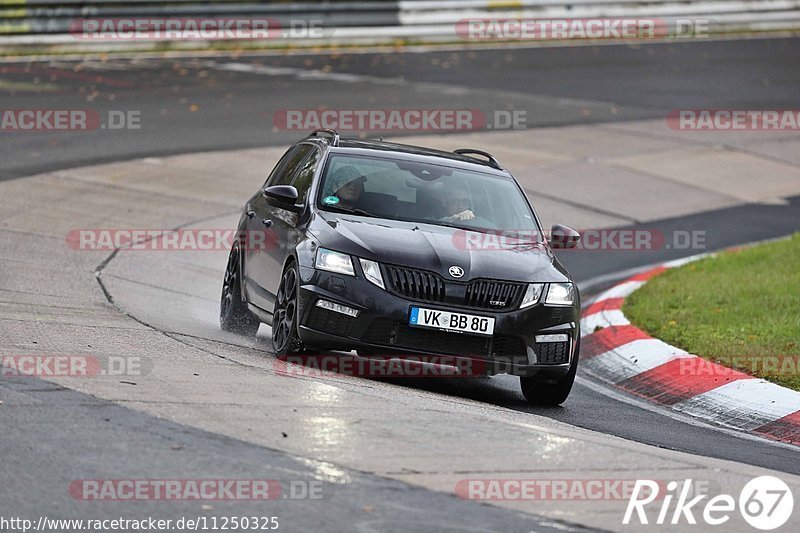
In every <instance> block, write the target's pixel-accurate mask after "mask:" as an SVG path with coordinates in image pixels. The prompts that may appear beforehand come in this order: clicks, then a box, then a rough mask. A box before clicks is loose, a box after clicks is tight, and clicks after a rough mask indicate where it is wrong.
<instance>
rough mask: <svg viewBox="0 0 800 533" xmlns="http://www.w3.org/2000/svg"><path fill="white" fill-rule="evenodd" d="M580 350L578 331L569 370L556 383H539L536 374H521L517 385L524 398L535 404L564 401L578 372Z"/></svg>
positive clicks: (556, 403)
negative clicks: (524, 375)
mask: <svg viewBox="0 0 800 533" xmlns="http://www.w3.org/2000/svg"><path fill="white" fill-rule="evenodd" d="M580 351H581V339H580V333H578V341H577V344H576V346H575V357H574V358H573V359H572V365H570V367H569V372H568V373H567V375H566V376H564V377H563V378H561V379H560V380H558V381H557V382H556V383H540V382H537V381H536V376H528V377H523V376H521V377H520V378H519V385H520V388H521V389H522V395H523V396H525V399H526V400H528V401H529V402H530V403H532V404H536V405H550V406H555V405H561V404H562V403H564V402H565V401H566V400H567V397H569V393H570V392H571V391H572V384H573V383H574V382H575V374H576V373H577V372H578V359H579V356H580Z"/></svg>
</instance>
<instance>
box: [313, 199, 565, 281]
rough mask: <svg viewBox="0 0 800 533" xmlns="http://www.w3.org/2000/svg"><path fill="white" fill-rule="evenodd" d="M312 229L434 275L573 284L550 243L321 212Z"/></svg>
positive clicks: (333, 245)
mask: <svg viewBox="0 0 800 533" xmlns="http://www.w3.org/2000/svg"><path fill="white" fill-rule="evenodd" d="M309 231H310V232H311V234H312V235H313V236H314V237H315V238H316V240H317V241H318V242H319V244H320V246H322V247H324V248H330V249H332V250H336V251H339V252H344V253H348V254H351V255H355V256H358V257H363V258H365V259H372V260H374V261H378V262H380V263H390V264H395V265H401V266H408V267H415V268H420V269H424V270H429V271H433V272H436V273H438V274H440V275H441V276H442V277H443V278H444V279H449V280H458V281H468V280H471V279H476V278H489V279H500V280H512V281H523V282H557V281H569V276H568V274H567V273H566V270H565V269H564V268H563V267H562V266H561V264H560V263H559V262H558V261H557V260H556V259H555V257H554V255H553V252H552V251H551V249H550V247H549V246H547V245H546V244H544V243H534V244H530V243H523V244H519V245H516V244H509V243H507V242H506V243H505V244H503V245H499V246H498V245H497V244H496V243H497V240H496V237H495V236H493V235H488V234H484V233H478V232H471V231H469V232H468V231H466V230H463V229H458V228H451V227H447V226H438V225H434V224H423V223H419V222H404V221H398V220H386V219H378V218H371V217H363V216H356V215H348V214H340V213H332V212H323V211H319V212H317V213H316V214H315V216H314V217H313V219H312V221H311V222H310V224H309ZM467 241H469V242H470V243H476V242H477V243H478V244H477V245H475V244H467ZM451 266H457V267H460V268H462V269H463V270H464V275H463V276H462V277H460V278H455V277H454V276H452V275H450V273H449V269H450V267H451Z"/></svg>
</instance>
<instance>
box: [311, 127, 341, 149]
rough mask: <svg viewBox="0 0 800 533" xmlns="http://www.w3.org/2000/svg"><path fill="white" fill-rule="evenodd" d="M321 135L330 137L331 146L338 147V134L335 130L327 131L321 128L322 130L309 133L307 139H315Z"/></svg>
mask: <svg viewBox="0 0 800 533" xmlns="http://www.w3.org/2000/svg"><path fill="white" fill-rule="evenodd" d="M322 133H324V134H327V135H330V136H331V145H333V146H339V132H338V131H336V130H332V129H328V128H322V129H318V130H314V131H312V132H311V134H310V135H309V137H316V136H317V135H319V134H322Z"/></svg>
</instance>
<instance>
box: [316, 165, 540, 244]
mask: <svg viewBox="0 0 800 533" xmlns="http://www.w3.org/2000/svg"><path fill="white" fill-rule="evenodd" d="M322 180H323V181H322V185H321V189H320V194H319V204H318V205H319V207H320V208H321V209H323V210H327V211H337V212H352V213H356V214H359V215H364V216H374V217H379V218H385V219H390V220H403V221H411V222H422V223H426V224H437V225H443V226H454V227H458V228H463V229H468V230H477V231H487V230H488V231H493V232H494V231H498V232H499V231H502V232H524V233H525V234H526V235H528V239H532V240H538V238H537V237H533V236H538V235H539V234H540V233H539V227H538V224H537V222H536V219H535V218H534V215H533V213H532V212H531V209H530V208H529V206H528V203H527V202H526V200H525V198H524V196H523V195H522V192H521V191H520V190H519V188H518V187H517V185H516V184H515V183H514V181H513V180H512V179H510V178H508V177H505V176H496V175H492V174H487V173H483V172H474V171H469V170H463V169H458V168H452V167H447V166H443V165H434V164H429V163H418V162H411V161H403V160H395V159H386V158H376V157H368V156H360V155H359V156H355V155H343V154H333V155H332V156H331V157H330V159H329V160H328V164H327V167H326V169H325V173H324V176H323V178H322Z"/></svg>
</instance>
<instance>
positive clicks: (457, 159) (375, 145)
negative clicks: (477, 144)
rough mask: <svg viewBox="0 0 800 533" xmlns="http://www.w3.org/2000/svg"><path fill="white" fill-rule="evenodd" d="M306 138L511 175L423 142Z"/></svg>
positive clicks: (342, 149)
mask: <svg viewBox="0 0 800 533" xmlns="http://www.w3.org/2000/svg"><path fill="white" fill-rule="evenodd" d="M308 140H318V141H322V142H323V144H328V146H329V147H330V148H329V149H330V151H331V152H334V153H350V154H358V155H373V156H374V155H378V154H376V152H378V153H380V154H384V155H389V154H391V156H392V158H393V159H406V160H411V161H419V162H426V163H433V164H440V165H442V164H443V165H447V166H450V167H454V168H460V169H465V170H473V171H480V172H485V173H488V174H494V175H498V176H507V177H511V174H510V173H509V172H508V171H507V170H505V169H503V168H496V167H494V166H493V165H492V164H491V163H490V162H489V161H488V160H484V159H478V158H477V157H470V156H467V155H461V154H457V153H454V152H446V151H444V150H436V149H434V148H426V147H424V146H414V145H410V144H400V143H395V142H388V141H382V140H370V139H352V138H345V137H342V138H340V139H337V142H336V143H333V144H332V143H328V142H327V139H324V138H322V137H309V138H308ZM492 159H493V162H494V163H495V164H497V162H496V160H494V158H492ZM442 160H444V161H442ZM498 166H499V164H498Z"/></svg>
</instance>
